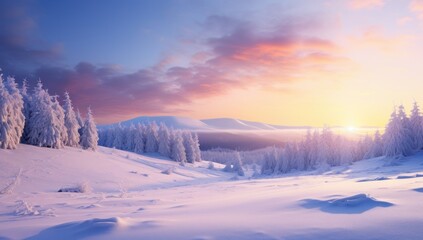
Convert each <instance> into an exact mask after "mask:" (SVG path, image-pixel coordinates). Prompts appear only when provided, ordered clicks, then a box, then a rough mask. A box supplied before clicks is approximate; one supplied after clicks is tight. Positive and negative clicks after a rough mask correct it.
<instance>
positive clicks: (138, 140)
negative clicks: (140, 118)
mask: <svg viewBox="0 0 423 240" xmlns="http://www.w3.org/2000/svg"><path fill="white" fill-rule="evenodd" d="M143 131H144V128H143V127H142V125H141V124H138V125H137V127H136V129H135V136H134V152H136V153H144V134H143Z"/></svg>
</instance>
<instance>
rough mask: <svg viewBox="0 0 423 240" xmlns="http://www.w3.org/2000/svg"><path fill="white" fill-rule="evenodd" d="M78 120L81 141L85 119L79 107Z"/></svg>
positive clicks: (77, 111)
mask: <svg viewBox="0 0 423 240" xmlns="http://www.w3.org/2000/svg"><path fill="white" fill-rule="evenodd" d="M76 121H77V122H78V125H79V128H78V133H79V140H80V141H81V136H82V129H83V128H84V120H83V119H82V117H81V113H80V112H79V109H76Z"/></svg>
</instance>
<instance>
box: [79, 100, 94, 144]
mask: <svg viewBox="0 0 423 240" xmlns="http://www.w3.org/2000/svg"><path fill="white" fill-rule="evenodd" d="M97 143H98V133H97V127H96V125H95V122H94V118H93V115H92V112H91V108H88V113H87V118H86V119H85V123H84V128H83V132H82V136H81V146H82V148H83V149H91V150H94V151H95V150H97Z"/></svg>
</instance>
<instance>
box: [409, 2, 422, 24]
mask: <svg viewBox="0 0 423 240" xmlns="http://www.w3.org/2000/svg"><path fill="white" fill-rule="evenodd" d="M409 8H410V11H412V12H414V13H415V14H416V15H417V18H419V19H421V20H423V1H422V0H412V1H411V2H410V5H409Z"/></svg>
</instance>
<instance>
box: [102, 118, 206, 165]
mask: <svg viewBox="0 0 423 240" xmlns="http://www.w3.org/2000/svg"><path fill="white" fill-rule="evenodd" d="M99 136H100V140H99V145H101V146H105V147H110V148H116V149H121V150H125V151H130V152H135V153H145V152H146V153H159V154H160V155H162V156H164V157H168V158H170V159H172V160H174V161H176V162H179V163H181V164H182V165H183V164H185V163H187V162H188V163H195V162H199V161H201V151H200V143H199V140H198V135H197V134H196V133H192V132H189V131H181V130H174V129H169V128H168V127H167V126H166V125H165V124H163V123H160V126H158V125H157V124H156V123H155V122H151V123H149V124H147V125H145V124H141V123H138V124H136V125H134V124H131V125H129V126H122V125H121V124H114V125H112V126H109V127H107V128H103V129H101V130H100V131H99Z"/></svg>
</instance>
